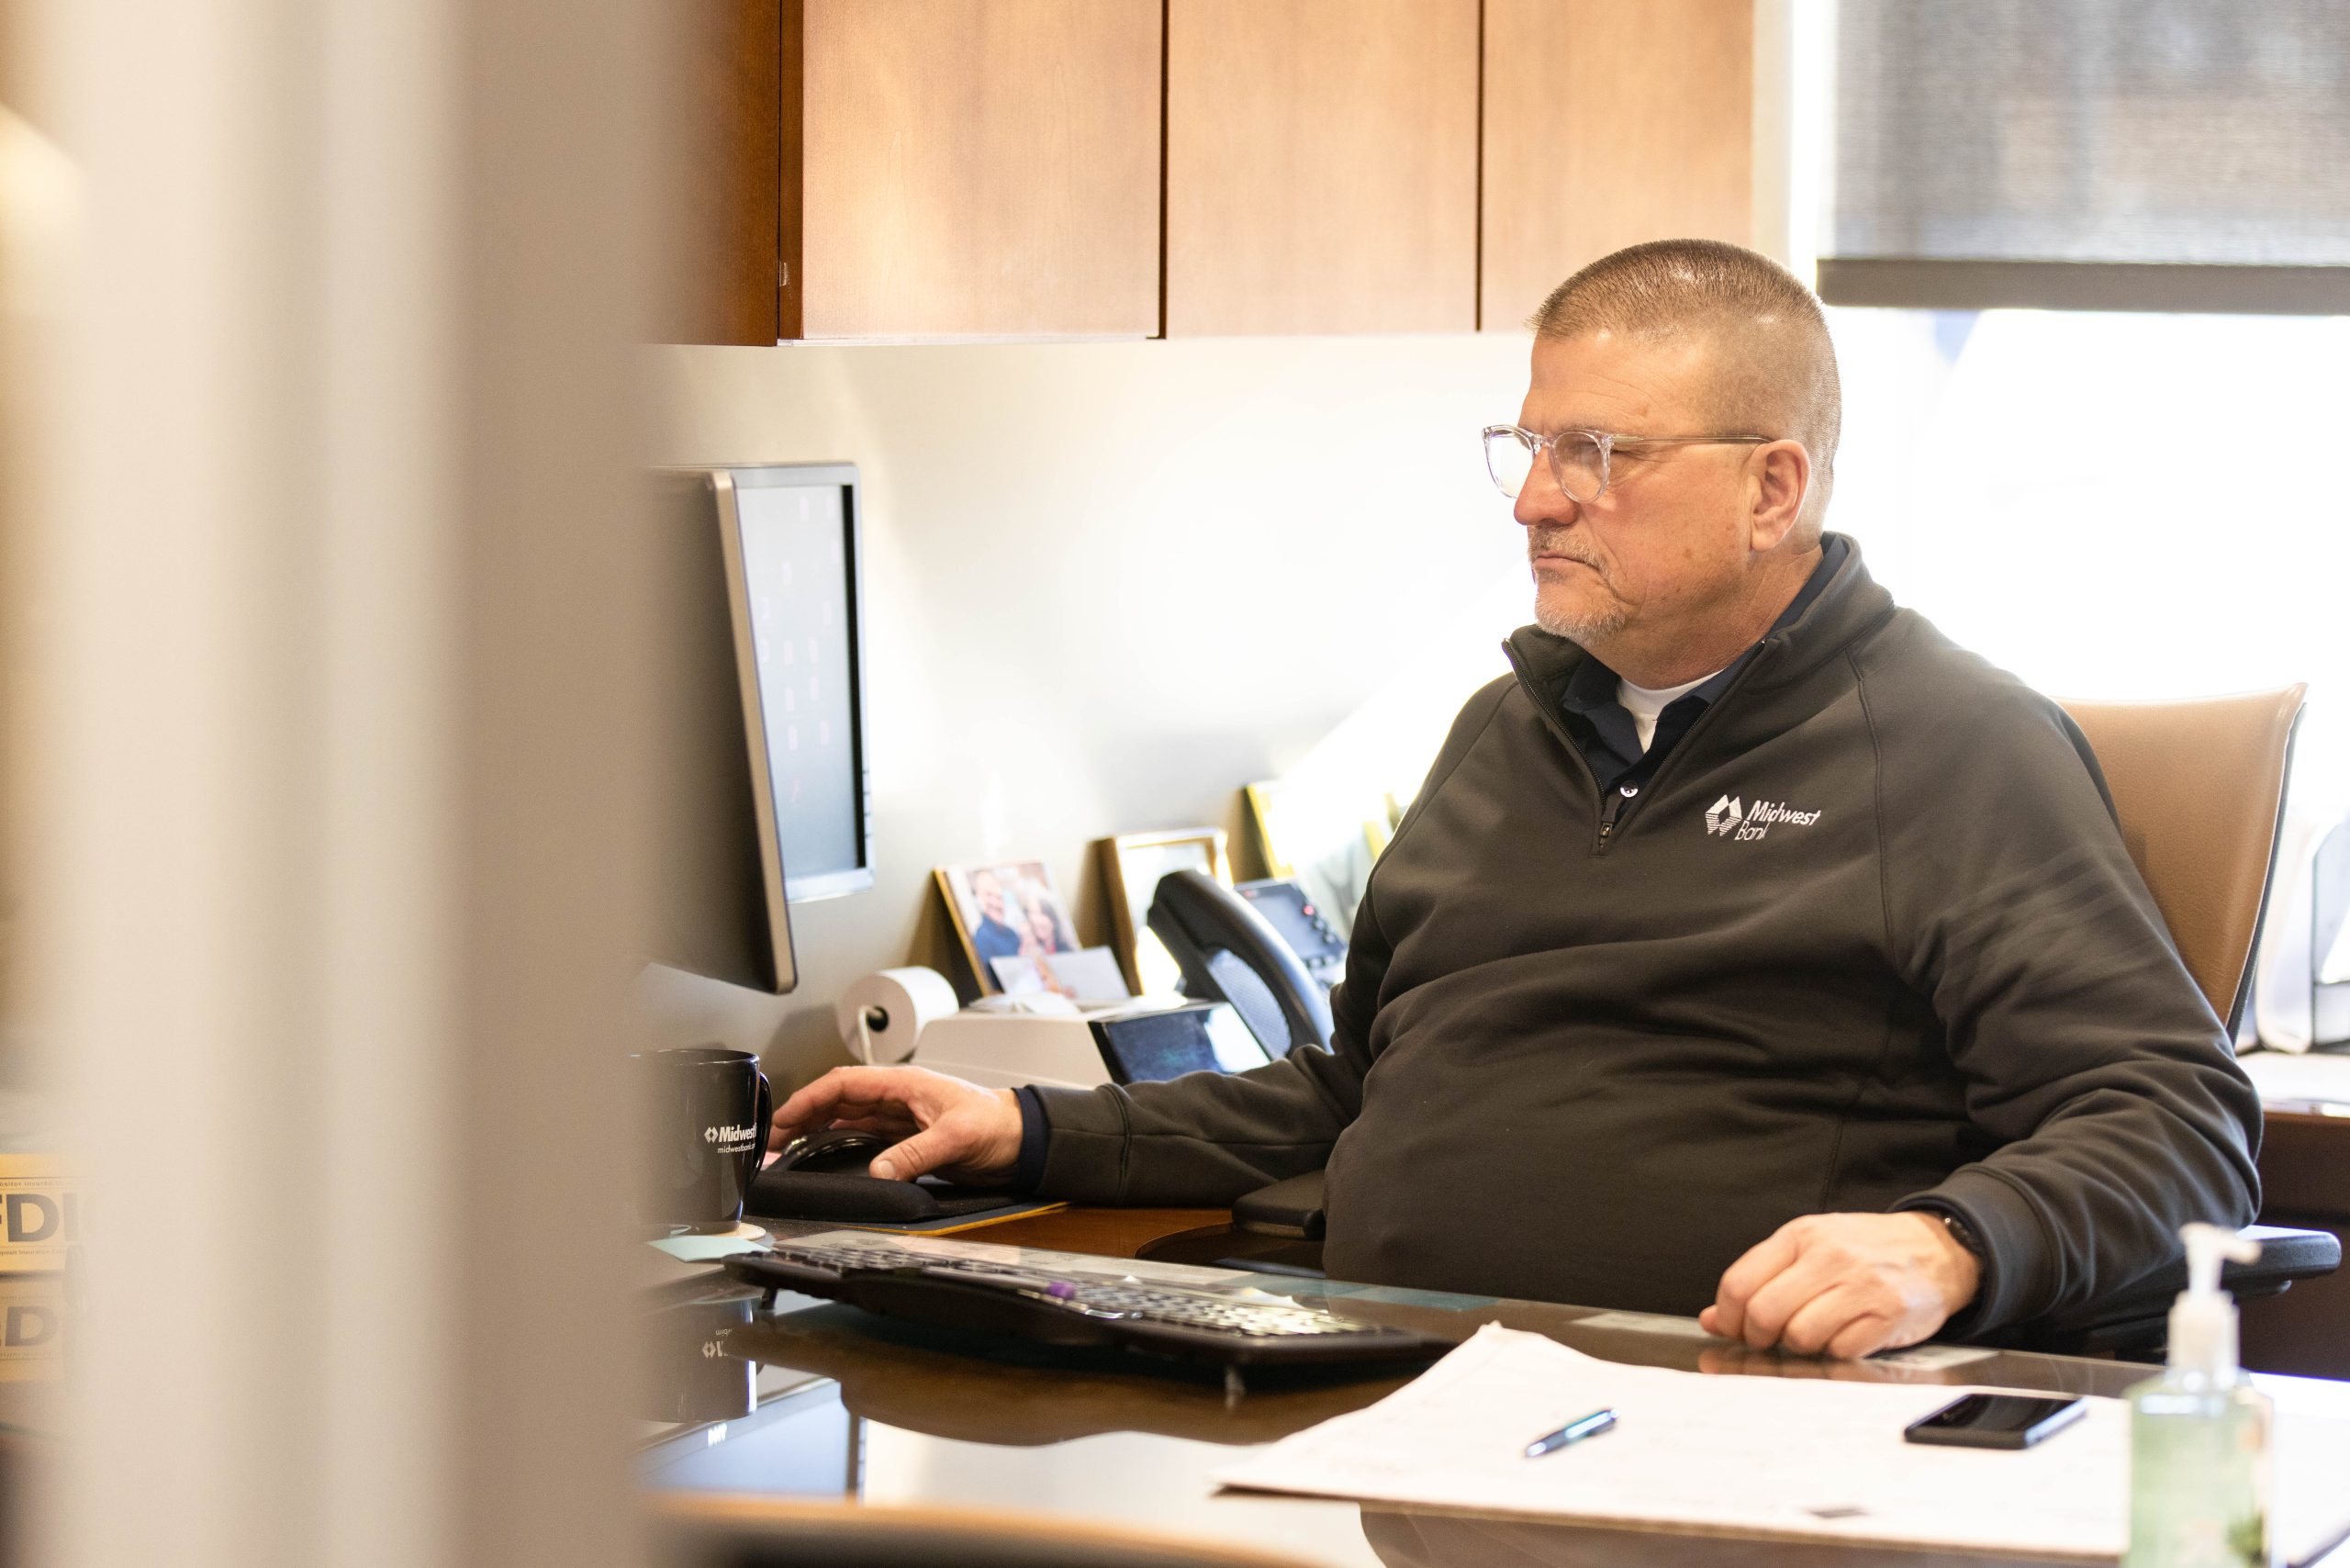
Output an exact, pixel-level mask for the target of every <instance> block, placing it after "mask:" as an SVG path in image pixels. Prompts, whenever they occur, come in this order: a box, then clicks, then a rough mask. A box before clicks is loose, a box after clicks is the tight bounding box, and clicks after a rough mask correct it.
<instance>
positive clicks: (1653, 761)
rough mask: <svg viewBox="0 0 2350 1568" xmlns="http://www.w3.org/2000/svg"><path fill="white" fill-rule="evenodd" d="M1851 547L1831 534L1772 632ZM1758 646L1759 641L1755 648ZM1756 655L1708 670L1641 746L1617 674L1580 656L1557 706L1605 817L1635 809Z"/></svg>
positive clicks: (1807, 603) (1815, 593)
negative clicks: (1678, 746)
mask: <svg viewBox="0 0 2350 1568" xmlns="http://www.w3.org/2000/svg"><path fill="white" fill-rule="evenodd" d="M1851 551H1852V545H1851V544H1850V543H1847V542H1846V541H1845V539H1844V538H1843V536H1842V535H1841V534H1835V533H1830V534H1828V535H1826V536H1825V537H1824V541H1823V543H1822V545H1821V548H1820V554H1819V564H1818V566H1814V567H1813V568H1812V569H1811V576H1810V577H1807V578H1806V579H1805V581H1804V585H1803V588H1802V589H1801V590H1800V591H1798V592H1797V593H1796V597H1795V598H1794V599H1793V600H1792V601H1790V602H1789V603H1788V605H1787V607H1786V609H1785V610H1781V611H1780V612H1779V618H1778V620H1776V621H1774V622H1772V623H1771V631H1773V632H1778V631H1784V630H1785V628H1786V627H1787V626H1789V625H1791V624H1793V623H1794V622H1795V620H1796V617H1797V616H1799V615H1801V614H1802V613H1803V612H1804V611H1805V610H1807V609H1809V608H1810V607H1811V601H1812V600H1813V599H1818V597H1819V590H1820V589H1822V588H1826V587H1827V586H1828V580H1829V579H1830V577H1834V576H1835V575H1836V568H1837V567H1838V566H1842V565H1843V563H1844V557H1845V556H1846V555H1847V554H1850V553H1851ZM1768 634H1769V633H1764V635H1766V636H1767V635H1768ZM1761 645H1762V644H1761V642H1760V641H1759V640H1758V641H1757V642H1756V644H1754V647H1760V646H1761ZM1753 656H1754V648H1753V647H1750V648H1748V649H1747V650H1746V652H1744V653H1742V654H1740V655H1738V657H1736V658H1734V659H1732V660H1731V661H1730V662H1729V665H1728V666H1725V667H1724V668H1722V669H1721V670H1720V671H1719V672H1718V673H1716V674H1714V675H1712V676H1709V677H1707V680H1706V683H1705V684H1704V685H1702V686H1700V687H1698V688H1696V689H1695V690H1693V691H1686V692H1684V693H1683V694H1682V695H1681V696H1679V697H1676V698H1674V699H1673V700H1672V701H1671V702H1668V703H1666V704H1665V707H1664V711H1662V713H1659V714H1658V715H1657V719H1656V733H1655V735H1654V737H1653V738H1652V739H1651V741H1650V742H1649V745H1648V748H1647V749H1646V750H1645V751H1643V750H1642V749H1641V747H1640V735H1639V730H1638V729H1637V728H1635V727H1634V725H1633V723H1632V715H1631V713H1630V712H1629V711H1627V710H1626V708H1625V707H1624V705H1623V703H1622V702H1620V701H1618V700H1617V681H1618V679H1619V677H1618V676H1617V673H1616V672H1615V671H1614V670H1612V669H1609V668H1608V667H1607V666H1606V665H1605V664H1602V663H1601V662H1600V661H1599V660H1598V659H1597V658H1596V657H1595V656H1594V655H1591V654H1590V653H1589V652H1588V651H1586V652H1585V653H1584V655H1583V662H1582V663H1581V664H1578V665H1577V666H1575V668H1574V672H1573V673H1572V675H1570V676H1569V677H1568V678H1567V682H1566V687H1565V689H1564V690H1562V691H1561V693H1560V694H1559V706H1560V708H1561V710H1563V711H1564V712H1565V714H1566V720H1567V731H1568V733H1569V734H1572V735H1573V736H1574V740H1575V749H1576V750H1578V751H1580V752H1582V753H1583V760H1584V761H1585V762H1588V763H1590V764H1591V771H1592V776H1593V777H1594V778H1597V779H1598V780H1599V791H1600V795H1601V798H1602V801H1603V802H1604V803H1603V805H1602V806H1601V811H1602V812H1603V813H1604V814H1605V815H1606V820H1607V821H1608V822H1610V823H1614V822H1617V821H1619V820H1621V818H1622V817H1623V816H1624V814H1625V813H1626V812H1628V811H1630V810H1631V809H1632V804H1633V802H1634V801H1637V800H1638V799H1639V793H1640V790H1642V788H1644V787H1645V786H1646V785H1647V783H1648V781H1649V778H1650V777H1651V775H1652V774H1654V773H1655V772H1656V770H1657V768H1658V767H1660V766H1661V765H1662V763H1663V761H1664V758H1665V755H1666V754H1667V753H1668V752H1670V751H1672V750H1673V745H1674V744H1675V743H1676V742H1678V741H1679V740H1680V739H1681V737H1682V736H1683V735H1685V734H1688V733H1689V726H1690V725H1692V724H1694V723H1695V722H1697V719H1698V716H1699V715H1700V714H1702V713H1704V712H1705V711H1706V710H1707V708H1709V707H1711V706H1712V705H1713V703H1714V700H1716V699H1717V698H1718V697H1720V696H1721V694H1722V693H1723V692H1725V691H1727V690H1729V683H1730V682H1731V681H1733V680H1736V679H1737V678H1738V672H1739V671H1740V670H1741V669H1743V668H1745V667H1746V661H1747V660H1749V659H1751V658H1752V657H1753Z"/></svg>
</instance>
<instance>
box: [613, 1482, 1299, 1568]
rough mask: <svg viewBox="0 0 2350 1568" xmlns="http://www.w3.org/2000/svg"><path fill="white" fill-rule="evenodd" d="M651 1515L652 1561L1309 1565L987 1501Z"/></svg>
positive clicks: (820, 1502) (678, 1498)
mask: <svg viewBox="0 0 2350 1568" xmlns="http://www.w3.org/2000/svg"><path fill="white" fill-rule="evenodd" d="M653 1515H654V1524H655V1540H656V1544H657V1546H658V1547H659V1549H660V1550H659V1551H657V1552H656V1556H655V1561H659V1562H668V1563H671V1564H673V1565H675V1568H804V1565H806V1564H809V1563H816V1562H821V1563H823V1564H824V1565H825V1568H937V1565H938V1564H940V1563H951V1564H953V1565H954V1568H1308V1564H1306V1563H1305V1562H1304V1561H1303V1560H1302V1559H1299V1558H1295V1557H1291V1556H1288V1555H1286V1554H1281V1553H1276V1552H1270V1551H1259V1550H1258V1549H1257V1548H1254V1547H1248V1546H1237V1545H1232V1544H1228V1543H1225V1542H1218V1541H1203V1540H1184V1539H1182V1538H1181V1537H1176V1536H1168V1535H1160V1534H1156V1533H1152V1532H1147V1531H1143V1530H1128V1529H1122V1528H1120V1527H1118V1526H1114V1525H1111V1524H1107V1523H1098V1522H1094V1521H1091V1520H1085V1519H1073V1518H1066V1517H1060V1518H1055V1517H1048V1516H1046V1515H1042V1514H1021V1513H1013V1512H1009V1511H1005V1510H999V1509H992V1508H959V1507H925V1506H906V1505H886V1504H885V1505H875V1504H866V1503H855V1502H849V1501H846V1500H840V1501H834V1500H830V1499H822V1498H811V1497H787V1496H768V1495H744V1494H740V1493H668V1494H663V1495H657V1496H656V1497H655V1499H654V1502H653Z"/></svg>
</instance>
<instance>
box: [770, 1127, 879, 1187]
mask: <svg viewBox="0 0 2350 1568" xmlns="http://www.w3.org/2000/svg"><path fill="white" fill-rule="evenodd" d="M893 1141H894V1140H892V1139H890V1138H886V1137H882V1136H881V1135H880V1134H879V1133H868V1132H861V1131H859V1130H858V1129H856V1128H855V1127H826V1128H824V1129H823V1130H822V1131H821V1132H812V1133H802V1134H801V1135H800V1137H796V1138H793V1139H792V1140H791V1141H790V1142H789V1143H788V1144H785V1145H784V1146H783V1152H782V1153H781V1154H779V1155H778V1156H777V1157H776V1159H775V1162H774V1163H773V1164H772V1165H770V1166H768V1167H767V1169H768V1170H810V1171H821V1172H826V1173H831V1172H839V1171H845V1172H847V1173H848V1174H850V1175H853V1176H862V1175H864V1174H866V1170H865V1168H866V1167H867V1166H868V1165H870V1164H872V1163H873V1157H874V1156H875V1155H877V1154H879V1153H880V1152H881V1151H882V1150H883V1149H885V1148H889V1147H890V1144H891V1142H893Z"/></svg>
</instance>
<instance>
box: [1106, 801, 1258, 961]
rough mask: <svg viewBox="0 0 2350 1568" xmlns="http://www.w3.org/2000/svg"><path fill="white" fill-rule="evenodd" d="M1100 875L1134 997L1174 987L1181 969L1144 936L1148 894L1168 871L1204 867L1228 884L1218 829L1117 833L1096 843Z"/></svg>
mask: <svg viewBox="0 0 2350 1568" xmlns="http://www.w3.org/2000/svg"><path fill="white" fill-rule="evenodd" d="M1099 847H1100V848H1101V851H1102V880H1103V882H1104V884H1105V885H1106V889H1107V891H1108V893H1109V896H1110V924H1111V929H1112V932H1113V935H1114V937H1115V938H1116V940H1115V942H1114V944H1113V946H1115V947H1116V948H1117V952H1118V964H1119V967H1120V968H1122V969H1125V971H1126V983H1127V984H1128V985H1131V986H1133V987H1134V989H1135V994H1136V996H1147V995H1150V994H1151V993H1152V992H1153V991H1161V992H1164V991H1171V990H1173V989H1174V985H1175V980H1176V978H1177V976H1178V974H1179V973H1180V972H1181V971H1179V970H1178V969H1176V967H1175V960H1174V958H1173V957H1172V956H1171V955H1169V953H1168V951H1167V948H1166V947H1165V946H1164V945H1162V944H1161V943H1160V942H1159V940H1158V937H1156V936H1153V935H1151V934H1150V927H1149V925H1148V924H1147V918H1148V916H1149V913H1150V898H1151V894H1152V892H1153V891H1155V890H1157V888H1158V879H1160V878H1161V877H1164V876H1165V875H1167V874H1168V873H1169V871H1205V872H1207V873H1208V874H1209V875H1210V876H1212V877H1214V879H1216V880H1217V881H1219V882H1222V883H1223V884H1224V885H1225V887H1227V888H1228V887H1230V886H1232V862H1231V860H1230V859H1229V858H1228V857H1226V856H1225V835H1224V830H1223V829H1222V828H1220V827H1190V828H1176V829H1173V830H1171V831H1169V832H1164V833H1122V834H1118V835H1117V836H1116V837H1114V838H1105V839H1102V840H1101V841H1100V842H1099Z"/></svg>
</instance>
